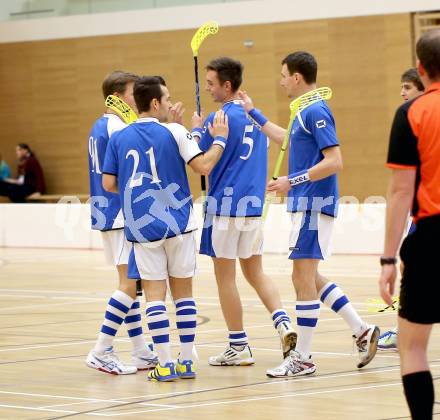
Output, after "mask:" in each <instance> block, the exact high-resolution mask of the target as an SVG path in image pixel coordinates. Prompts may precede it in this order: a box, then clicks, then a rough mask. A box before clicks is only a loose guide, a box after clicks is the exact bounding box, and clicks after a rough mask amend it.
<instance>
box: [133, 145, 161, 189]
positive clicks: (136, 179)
mask: <svg viewBox="0 0 440 420" xmlns="http://www.w3.org/2000/svg"><path fill="white" fill-rule="evenodd" d="M145 153H146V154H147V155H148V157H149V159H150V169H151V175H149V176H148V178H150V179H151V181H150V183H151V184H159V183H160V182H161V181H160V179H159V176H158V175H157V168H156V158H155V157H154V149H153V147H150V148H149V149H148V150H147V151H146V152H145ZM129 156H131V157H132V158H133V172H132V173H131V178H130V188H134V187H139V186H141V185H142V180H143V177H142V174H138V173H137V169H138V166H139V153H138V151H137V150H135V149H130V150H129V151H128V152H127V154H126V156H125V159H128V157H129Z"/></svg>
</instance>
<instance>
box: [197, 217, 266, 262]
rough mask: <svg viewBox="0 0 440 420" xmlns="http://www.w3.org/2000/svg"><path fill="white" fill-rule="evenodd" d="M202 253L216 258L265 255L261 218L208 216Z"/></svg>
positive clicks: (201, 246)
mask: <svg viewBox="0 0 440 420" xmlns="http://www.w3.org/2000/svg"><path fill="white" fill-rule="evenodd" d="M200 253H201V254H204V255H209V256H211V257H215V258H229V259H235V258H237V257H238V258H243V259H246V258H250V257H252V256H253V255H262V254H263V231H262V229H261V217H228V216H214V215H209V214H207V215H206V217H205V223H204V226H203V231H202V239H201V242H200Z"/></svg>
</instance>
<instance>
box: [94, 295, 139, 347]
mask: <svg viewBox="0 0 440 420" xmlns="http://www.w3.org/2000/svg"><path fill="white" fill-rule="evenodd" d="M132 304H133V299H132V298H131V297H130V296H128V295H127V294H125V293H124V292H121V291H120V290H116V291H115V292H114V293H113V294H112V296H111V297H110V299H109V301H108V304H107V308H106V310H105V315H104V322H103V323H102V326H101V332H100V333H99V334H98V340H97V341H96V344H95V348H94V351H95V352H97V353H103V352H104V351H105V350H106V349H107V348H109V347H111V346H112V345H113V340H114V338H115V336H116V333H117V332H118V329H119V327H120V326H121V324H122V321H124V319H125V317H126V315H127V313H128V311H129V310H130V308H131V305H132Z"/></svg>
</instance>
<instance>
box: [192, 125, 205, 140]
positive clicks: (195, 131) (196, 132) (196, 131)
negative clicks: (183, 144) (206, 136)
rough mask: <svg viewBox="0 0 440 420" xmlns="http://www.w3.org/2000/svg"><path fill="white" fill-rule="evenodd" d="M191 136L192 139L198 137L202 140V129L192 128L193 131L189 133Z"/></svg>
mask: <svg viewBox="0 0 440 420" xmlns="http://www.w3.org/2000/svg"><path fill="white" fill-rule="evenodd" d="M191 135H192V136H193V137H194V136H196V137H200V138H202V135H203V128H200V127H194V128H193V129H192V131H191Z"/></svg>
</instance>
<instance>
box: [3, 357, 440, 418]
mask: <svg viewBox="0 0 440 420" xmlns="http://www.w3.org/2000/svg"><path fill="white" fill-rule="evenodd" d="M430 367H431V368H436V367H440V364H431V365H430ZM399 370H400V367H395V368H384V369H376V370H374V371H356V372H350V373H341V374H339V373H336V374H333V375H326V376H309V377H303V378H297V379H295V380H292V381H290V383H300V382H304V381H313V382H316V381H322V380H327V379H339V378H345V377H350V376H360V375H363V376H365V375H377V374H379V373H386V372H394V371H399ZM286 383H287V382H286V380H285V379H279V380H273V381H272V380H271V381H268V382H264V383H260V384H243V388H245V387H246V385H249V386H250V387H251V386H268V385H285V384H286ZM398 383H399V384H400V383H401V382H400V381H399V382H398ZM226 390H227V389H226ZM209 391H214V392H215V391H225V389H223V388H219V389H218V388H202V389H196V390H192V391H190V392H188V391H178V392H169V393H161V394H150V395H137V396H132V397H126V398H125V397H123V398H120V399H119V400H118V402H119V401H120V400H122V401H121V402H122V403H128V402H129V400H133V399H141V400H142V399H151V398H156V397H164V398H166V397H175V396H179V395H180V394H187V395H193V394H197V393H201V392H209ZM0 394H9V395H24V396H32V397H44V398H59V399H72V400H84V402H87V401H90V400H92V401H93V400H94V399H90V398H82V397H71V396H62V395H48V394H34V393H24V392H11V391H0ZM281 397H283V396H281ZM100 401H102V402H111V401H112V400H100ZM234 402H236V401H230V403H234ZM145 403H147V404H148V402H147V401H146V402H145ZM145 403H137V402H136V401H135V402H133V404H139V405H140V404H145ZM226 403H228V402H226ZM66 405H68V404H66ZM0 406H1V405H0ZM174 407H177V408H176V409H181V408H185V407H184V406H177V405H175V406H174ZM194 407H195V405H194ZM21 408H23V409H26V408H29V409H33V408H30V407H21ZM189 408H191V407H189ZM35 409H36V408H35ZM41 409H42V410H43V408H41ZM171 409H173V408H160V409H157V410H146V411H139V412H136V413H135V414H137V413H146V412H152V411H163V410H171ZM48 411H51V410H48ZM53 411H55V410H53ZM72 413H76V412H74V411H72ZM87 414H89V415H96V416H106V417H109V416H120V415H127V414H134V413H123V414H104V413H87Z"/></svg>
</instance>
